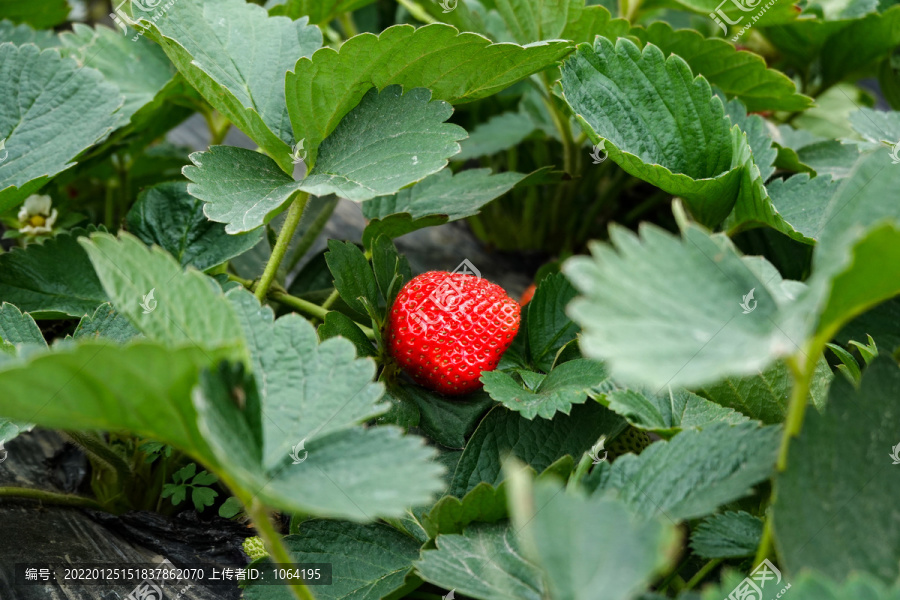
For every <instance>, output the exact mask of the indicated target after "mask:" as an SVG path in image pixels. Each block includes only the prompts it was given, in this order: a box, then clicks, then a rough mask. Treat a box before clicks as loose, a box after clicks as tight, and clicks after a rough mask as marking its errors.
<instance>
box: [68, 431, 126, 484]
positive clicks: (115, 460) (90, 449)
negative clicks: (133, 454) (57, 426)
mask: <svg viewBox="0 0 900 600" xmlns="http://www.w3.org/2000/svg"><path fill="white" fill-rule="evenodd" d="M65 435H66V437H68V438H69V439H70V440H72V442H74V443H75V444H76V445H77V446H79V447H80V448H81V449H82V450H84V451H85V452H86V453H87V454H89V455H90V456H91V457H92V458H93V459H94V460H96V461H97V462H99V463H101V464H103V465H104V466H106V467H107V468H108V469H109V470H111V471H113V472H114V473H115V474H116V477H117V478H118V480H119V481H118V486H119V489H122V487H123V486H124V485H126V484H127V483H128V482H129V481H131V478H132V472H131V468H130V467H129V466H128V463H126V462H125V460H124V459H123V458H122V457H121V456H119V455H118V454H116V453H115V452H114V451H113V450H112V449H110V447H109V446H108V445H107V444H106V443H105V442H104V441H103V440H102V439H101V438H100V437H98V436H96V435H94V434H92V433H88V432H85V431H67V432H66V434H65Z"/></svg>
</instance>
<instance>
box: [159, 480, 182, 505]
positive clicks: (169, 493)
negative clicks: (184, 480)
mask: <svg viewBox="0 0 900 600" xmlns="http://www.w3.org/2000/svg"><path fill="white" fill-rule="evenodd" d="M160 496H162V497H163V498H168V499H169V502H171V503H172V505H173V506H178V505H179V504H181V503H182V502H184V499H185V498H186V497H187V488H186V487H185V486H183V485H173V484H171V483H167V484H165V485H163V489H162V493H161V494H160Z"/></svg>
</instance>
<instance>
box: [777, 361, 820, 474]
mask: <svg viewBox="0 0 900 600" xmlns="http://www.w3.org/2000/svg"><path fill="white" fill-rule="evenodd" d="M817 354H818V353H814V352H810V353H809V355H807V358H806V361H805V362H804V364H803V365H802V366H801V365H800V363H799V360H798V358H797V357H796V356H792V357H790V358H788V361H787V363H788V367H790V369H791V373H792V374H793V375H794V387H793V389H792V390H791V400H790V403H789V404H788V414H787V419H785V422H784V432H783V433H782V435H781V446H780V447H779V449H778V462H777V463H776V467H777V468H778V471H779V472H782V471H784V470H785V468H787V459H788V447H789V446H790V443H791V438H794V437H797V435H799V434H800V429H801V427H803V416H804V414H805V413H806V405H807V403H808V398H809V386H810V382H811V380H812V375H813V371H815V367H816V361H815V360H814V359H811V358H809V357H810V356H817Z"/></svg>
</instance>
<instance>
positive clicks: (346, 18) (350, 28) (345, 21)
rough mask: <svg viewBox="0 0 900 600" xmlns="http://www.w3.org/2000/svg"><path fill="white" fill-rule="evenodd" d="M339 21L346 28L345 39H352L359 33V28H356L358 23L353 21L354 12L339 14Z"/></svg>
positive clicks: (342, 27)
mask: <svg viewBox="0 0 900 600" xmlns="http://www.w3.org/2000/svg"><path fill="white" fill-rule="evenodd" d="M338 23H340V24H341V29H343V30H344V39H348V40H349V39H350V38H352V37H353V36H355V35H358V34H359V30H358V29H357V28H356V23H354V22H353V13H349V12H345V13H341V14H340V15H338Z"/></svg>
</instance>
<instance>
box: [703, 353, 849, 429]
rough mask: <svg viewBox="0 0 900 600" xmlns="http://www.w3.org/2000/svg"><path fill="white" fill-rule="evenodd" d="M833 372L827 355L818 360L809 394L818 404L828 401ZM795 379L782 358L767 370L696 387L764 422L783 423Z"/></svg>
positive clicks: (720, 402)
mask: <svg viewBox="0 0 900 600" xmlns="http://www.w3.org/2000/svg"><path fill="white" fill-rule="evenodd" d="M831 379H832V374H831V369H830V368H829V366H828V362H827V361H826V360H825V358H824V357H822V358H820V359H819V361H818V362H817V363H816V368H815V371H814V372H813V378H812V382H811V383H810V390H809V395H808V396H807V398H808V400H809V402H811V403H812V404H813V405H814V406H816V407H817V408H820V409H821V408H822V407H823V406H824V405H825V397H826V396H827V394H828V385H829V384H830V383H831ZM793 385H794V380H793V377H792V376H791V371H790V369H789V368H788V365H787V363H786V362H785V361H783V360H780V361H777V362H775V363H774V364H773V365H772V366H770V367H768V368H766V369H765V370H759V371H757V372H756V373H755V374H752V375H746V376H744V377H725V378H724V379H722V380H720V381H717V382H715V383H712V384H710V385H705V386H702V387H699V388H697V389H696V390H695V391H696V392H697V393H698V394H700V395H701V396H703V397H704V398H706V399H707V400H710V401H712V402H715V403H716V404H720V405H722V406H727V407H730V408H733V409H734V410H737V411H740V412H741V413H743V414H745V415H747V416H748V417H750V418H751V419H758V420H760V421H762V422H763V423H770V424H772V423H783V422H784V420H785V418H786V417H787V409H788V402H789V398H790V395H791V390H792V389H793Z"/></svg>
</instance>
